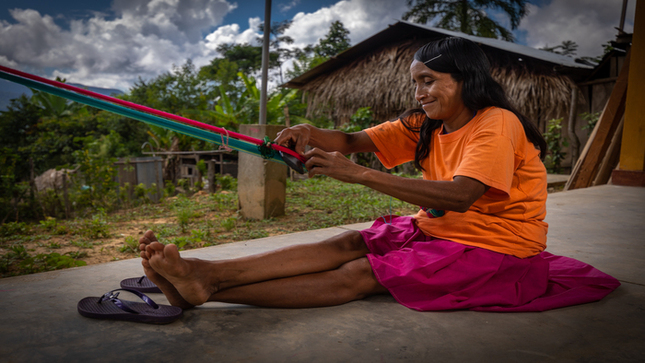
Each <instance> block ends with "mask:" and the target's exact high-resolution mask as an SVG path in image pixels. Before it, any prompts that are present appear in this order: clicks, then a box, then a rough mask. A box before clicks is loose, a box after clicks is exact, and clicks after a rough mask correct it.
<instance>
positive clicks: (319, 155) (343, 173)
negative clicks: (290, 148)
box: [305, 148, 365, 183]
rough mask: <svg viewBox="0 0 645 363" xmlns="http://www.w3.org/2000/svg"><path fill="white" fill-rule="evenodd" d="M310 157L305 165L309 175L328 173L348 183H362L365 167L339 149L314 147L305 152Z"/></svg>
mask: <svg viewBox="0 0 645 363" xmlns="http://www.w3.org/2000/svg"><path fill="white" fill-rule="evenodd" d="M305 157H306V158H307V159H308V160H307V163H305V166H306V167H307V170H309V177H310V178H311V177H313V176H315V175H327V176H329V177H332V178H334V179H337V180H340V181H343V182H346V183H360V181H361V178H360V177H361V174H362V172H363V171H364V169H365V168H364V167H362V166H360V165H357V164H356V163H354V162H352V161H351V160H349V159H348V158H347V157H345V155H343V154H341V153H340V152H338V151H333V152H326V151H324V150H321V149H319V148H313V149H311V150H309V151H307V153H306V154H305Z"/></svg>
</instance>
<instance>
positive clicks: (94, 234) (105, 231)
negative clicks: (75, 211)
mask: <svg viewBox="0 0 645 363" xmlns="http://www.w3.org/2000/svg"><path fill="white" fill-rule="evenodd" d="M75 234H78V235H81V236H83V237H85V238H92V239H98V238H108V237H110V225H109V223H108V222H107V215H106V213H105V210H102V209H99V212H98V213H96V214H95V215H93V216H92V218H90V219H84V220H82V221H81V222H80V223H79V225H78V226H76V232H75Z"/></svg>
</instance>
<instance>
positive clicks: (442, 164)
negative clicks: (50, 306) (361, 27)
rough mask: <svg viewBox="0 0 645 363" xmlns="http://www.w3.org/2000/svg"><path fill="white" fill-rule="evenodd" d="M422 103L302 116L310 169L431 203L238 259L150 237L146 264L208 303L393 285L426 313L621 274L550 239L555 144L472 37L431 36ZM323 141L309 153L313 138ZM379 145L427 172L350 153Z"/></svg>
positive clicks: (293, 132)
mask: <svg viewBox="0 0 645 363" xmlns="http://www.w3.org/2000/svg"><path fill="white" fill-rule="evenodd" d="M410 73H411V76H412V81H413V82H414V84H415V87H416V91H415V97H416V99H417V101H418V102H419V103H420V105H421V108H420V109H416V110H412V111H409V112H406V113H405V114H404V115H402V116H401V117H400V118H399V119H398V120H396V121H393V122H385V123H383V124H380V125H378V126H376V127H373V128H370V129H367V130H364V131H361V132H357V133H351V134H346V133H343V132H340V131H334V130H321V129H317V128H315V127H313V126H310V125H298V126H295V127H292V128H289V129H285V130H283V131H282V132H281V133H280V134H279V135H278V137H277V139H276V142H277V143H279V144H282V145H292V146H295V150H296V151H297V152H299V153H302V154H303V155H304V156H305V157H306V158H307V159H308V161H307V163H306V167H307V169H308V170H309V176H310V177H313V176H315V175H327V176H330V177H332V178H335V179H338V180H341V181H344V182H348V183H358V184H362V185H365V186H367V187H370V188H372V189H375V190H377V191H379V192H382V193H384V194H387V195H391V196H393V197H395V198H398V199H400V200H403V201H406V202H408V203H412V204H415V205H419V206H421V210H420V211H419V213H417V214H416V215H415V216H414V217H391V218H382V219H379V220H378V221H377V222H375V223H374V225H373V226H372V227H371V228H369V229H366V230H363V231H350V232H346V233H343V234H340V235H338V236H335V237H332V238H330V239H328V240H325V241H322V242H319V243H314V244H306V245H296V246H291V247H286V248H282V249H279V250H276V251H272V252H268V253H262V254H258V255H253V256H249V257H242V258H237V259H232V260H219V261H205V260H199V259H184V258H181V257H180V255H179V252H178V250H177V247H175V246H174V245H172V244H169V245H167V246H164V245H162V244H160V243H158V242H157V240H156V239H155V237H154V234H153V233H152V232H150V231H149V232H147V233H146V234H145V235H144V237H143V238H142V239H141V241H140V243H141V244H140V249H141V251H142V252H141V257H142V258H143V261H142V264H143V266H144V270H145V273H146V275H147V276H148V278H149V279H150V280H152V281H153V282H154V283H156V284H157V285H158V286H159V287H160V288H161V290H162V291H163V292H164V294H165V295H166V296H167V298H168V300H169V301H170V303H171V304H172V305H175V306H180V307H183V308H188V307H191V306H194V305H200V304H203V303H205V302H207V301H220V302H229V303H242V304H251V305H258V306H265V307H290V308H302V307H320V306H330V305H338V304H343V303H346V302H349V301H352V300H356V299H362V298H364V297H366V296H370V295H374V294H387V293H390V294H392V295H393V296H394V298H395V299H396V300H397V301H399V302H400V303H401V304H403V305H405V306H407V307H409V308H412V309H416V310H446V309H476V310H494V311H536V310H545V309H550V308H555V307H561V306H567V305H572V304H578V303H584V302H589V301H595V300H598V299H601V298H602V297H604V296H605V295H607V294H608V293H610V292H611V291H613V290H614V289H615V288H616V287H617V286H618V285H619V283H618V282H617V281H616V280H615V279H613V278H612V277H611V276H608V275H606V274H603V273H602V272H600V271H598V270H596V269H594V268H592V267H591V266H588V265H586V264H583V263H581V262H579V261H576V260H573V259H570V258H566V257H559V256H553V255H551V254H549V253H547V252H543V251H544V249H545V248H546V234H547V224H546V223H545V222H544V217H545V215H546V197H547V192H546V170H545V168H544V165H543V164H542V161H541V159H540V155H542V156H544V154H545V153H546V145H545V142H544V139H543V138H542V136H541V134H540V133H539V131H538V130H537V128H536V127H535V126H534V125H533V124H532V123H531V122H530V121H529V120H528V119H526V118H525V117H524V116H522V115H521V114H520V113H519V112H517V111H516V110H515V109H514V108H513V106H512V105H511V104H510V102H509V101H508V99H507V98H506V95H505V93H504V91H503V89H502V88H501V86H500V85H499V84H498V83H497V82H495V81H494V80H493V78H492V77H491V75H490V71H489V63H488V60H487V59H486V56H485V54H484V53H483V51H482V50H481V49H480V48H479V47H478V46H477V45H476V44H474V43H473V42H471V41H468V40H465V39H462V38H447V39H442V40H438V41H434V42H431V43H429V44H427V45H425V46H423V47H422V48H421V49H419V50H418V51H417V52H416V54H415V56H414V61H413V62H412V64H411V66H410ZM306 145H310V146H311V147H312V149H311V150H310V151H308V152H306V153H305V152H304V150H305V146H306ZM355 152H375V153H376V154H377V156H378V157H379V159H380V160H381V162H382V163H383V165H385V166H386V167H388V168H391V167H394V166H396V165H399V164H402V163H405V162H408V161H412V160H414V163H415V165H416V166H417V168H419V169H420V170H422V171H423V179H410V178H403V177H398V176H395V175H391V174H387V173H383V172H379V171H376V170H372V169H368V168H365V167H362V166H359V165H356V164H354V163H352V162H351V161H350V160H348V159H347V158H346V157H345V156H344V155H347V154H350V153H355Z"/></svg>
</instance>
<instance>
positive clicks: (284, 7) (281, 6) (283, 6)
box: [278, 0, 300, 13]
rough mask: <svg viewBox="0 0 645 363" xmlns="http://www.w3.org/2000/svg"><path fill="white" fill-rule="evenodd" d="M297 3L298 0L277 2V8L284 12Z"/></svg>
mask: <svg viewBox="0 0 645 363" xmlns="http://www.w3.org/2000/svg"><path fill="white" fill-rule="evenodd" d="M299 3H300V0H291V1H289V2H288V3H280V4H278V8H279V9H280V11H281V12H283V13H285V12H287V11H289V10H291V9H293V7H294V6H296V5H298V4H299Z"/></svg>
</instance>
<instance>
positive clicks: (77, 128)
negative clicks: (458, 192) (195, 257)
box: [0, 22, 349, 223]
mask: <svg viewBox="0 0 645 363" xmlns="http://www.w3.org/2000/svg"><path fill="white" fill-rule="evenodd" d="M290 25H291V23H290V22H279V23H274V24H273V25H272V27H271V34H272V42H271V54H270V55H271V56H270V58H271V62H270V67H271V73H270V76H271V78H272V79H274V80H275V81H278V82H282V81H283V79H282V77H283V73H285V72H286V73H288V74H289V75H290V76H291V75H294V74H296V73H302V72H306V71H307V70H308V69H310V68H311V67H313V66H315V65H316V64H319V63H320V62H322V61H324V60H326V59H328V58H329V57H331V56H334V55H335V54H337V53H338V52H341V51H343V50H344V49H346V48H347V47H349V38H348V35H349V31H347V30H346V29H345V28H344V26H343V25H342V23H340V22H334V23H333V24H332V26H331V28H330V31H329V34H328V35H327V36H326V37H324V38H323V39H321V40H320V41H319V43H317V44H313V45H310V46H307V47H305V49H302V50H299V49H296V50H287V49H286V48H285V47H284V45H285V44H290V43H292V42H293V40H292V39H290V38H289V37H287V36H284V31H285V30H286V29H288V28H289V26H290ZM219 50H220V53H221V54H222V55H223V57H222V58H215V59H213V60H212V61H211V62H210V64H208V65H206V66H204V67H201V68H199V69H198V68H197V67H196V66H195V65H194V64H193V63H192V61H191V60H190V59H188V60H187V61H186V63H185V64H183V65H180V66H177V65H173V66H172V68H171V69H170V70H169V71H167V72H165V73H163V74H161V75H159V76H158V77H156V78H154V79H150V80H144V79H139V80H138V81H137V82H136V83H135V84H134V86H133V87H132V88H131V89H130V90H129V92H127V93H126V94H123V95H120V96H119V97H120V98H122V99H125V100H128V101H131V102H135V103H138V104H142V105H145V106H148V107H152V108H155V109H158V110H162V111H166V112H170V113H173V114H177V115H181V116H185V117H188V118H192V119H195V120H199V121H202V122H205V123H208V124H211V125H216V126H220V127H224V128H226V129H227V130H232V131H235V130H237V129H238V126H239V125H240V124H248V123H257V122H258V120H259V103H260V92H259V90H258V88H257V86H256V80H255V78H254V77H253V75H254V74H257V73H258V71H259V69H260V66H261V62H262V59H261V58H262V57H261V48H260V47H258V46H252V45H249V44H241V45H240V44H225V45H222V46H221V47H220V49H219ZM290 58H295V59H296V66H295V67H294V69H289V70H283V69H282V68H283V64H284V62H285V61H286V60H287V59H290ZM60 81H63V82H64V80H60ZM305 109H306V106H305V105H304V104H303V103H302V94H301V93H300V92H299V91H298V90H290V89H281V88H278V89H275V90H273V92H272V93H271V94H270V95H269V101H268V110H267V113H268V115H267V116H268V117H267V122H268V123H269V124H281V125H284V124H285V119H286V117H287V115H288V117H289V120H290V123H291V124H292V125H293V124H298V123H303V122H307V123H313V124H315V125H318V126H321V127H327V126H328V125H330V124H331V123H330V122H329V120H327V119H325V118H318V119H312V120H308V119H306V118H305V117H304V116H305ZM146 142H147V143H149V144H150V145H152V146H153V147H154V148H155V149H156V150H162V151H183V150H204V149H212V148H213V146H212V145H207V144H206V142H204V141H200V140H196V139H193V138H190V137H188V136H184V135H179V134H176V133H174V132H172V131H168V130H165V129H161V128H158V127H154V126H148V125H147V124H144V123H141V122H138V121H134V120H130V119H127V118H125V117H122V116H119V115H115V114H112V113H109V112H106V111H101V110H97V109H94V108H91V107H87V106H84V105H80V104H77V103H73V102H70V101H67V100H65V99H63V98H60V97H57V96H53V95H50V94H47V93H43V92H40V91H33V94H32V95H31V96H30V97H27V96H25V95H23V96H21V97H19V98H17V99H13V100H11V102H10V104H9V106H8V107H7V110H6V111H4V112H2V113H1V114H0V175H1V179H0V223H7V222H11V221H13V222H20V221H24V220H46V218H47V217H55V218H61V217H64V216H65V215H64V213H63V210H64V205H65V204H69V205H71V206H72V208H73V211H72V212H73V213H72V215H74V216H90V215H93V214H95V213H96V212H97V211H98V210H99V209H100V210H104V211H108V212H109V211H111V210H114V209H116V208H119V206H121V205H122V204H123V203H122V201H123V198H122V196H123V193H124V191H123V190H122V189H123V188H120V187H119V186H118V185H116V183H115V182H114V180H115V175H116V174H115V173H116V170H115V168H114V165H113V163H114V161H115V159H116V158H121V157H133V156H140V155H141V146H142V145H143V144H144V143H146ZM52 168H58V169H61V168H63V169H70V170H75V173H73V174H72V175H71V176H70V180H68V182H69V191H68V195H66V197H65V198H67V201H66V202H65V201H64V200H63V198H64V197H63V195H62V193H61V192H60V191H53V190H49V191H47V192H41V193H37V192H36V188H35V185H34V178H35V177H36V176H38V175H40V174H42V173H43V172H44V171H46V170H49V169H52ZM169 182H171V183H173V184H174V183H176V182H177V180H172V181H169ZM171 189H174V187H167V188H166V190H167V191H168V190H171ZM140 194H141V193H140ZM141 195H144V196H145V192H143V193H142V194H141Z"/></svg>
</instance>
